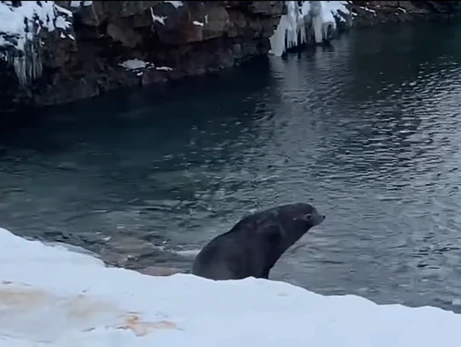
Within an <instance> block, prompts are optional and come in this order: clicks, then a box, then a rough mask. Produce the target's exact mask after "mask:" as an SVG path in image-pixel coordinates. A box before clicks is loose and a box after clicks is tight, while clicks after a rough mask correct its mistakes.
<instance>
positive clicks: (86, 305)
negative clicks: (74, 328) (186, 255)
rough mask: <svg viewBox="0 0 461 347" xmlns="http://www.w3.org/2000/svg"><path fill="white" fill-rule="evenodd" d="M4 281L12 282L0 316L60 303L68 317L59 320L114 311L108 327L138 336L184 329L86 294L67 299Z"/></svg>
mask: <svg viewBox="0 0 461 347" xmlns="http://www.w3.org/2000/svg"><path fill="white" fill-rule="evenodd" d="M1 283H2V284H4V285H8V287H7V288H1V287H0V317H1V316H4V317H6V316H10V317H11V319H14V318H15V316H16V317H18V316H19V319H21V318H20V316H21V313H24V312H26V311H33V310H34V308H39V306H41V305H55V306H60V308H61V309H64V310H63V311H64V312H65V316H63V317H59V316H58V317H55V318H56V319H70V320H73V321H74V320H82V321H89V320H91V318H92V317H93V316H97V315H99V314H104V313H113V314H114V323H113V324H109V325H107V326H106V328H115V329H123V330H131V331H132V332H133V333H134V334H135V335H136V336H146V335H149V334H151V333H154V332H155V331H157V330H161V329H177V330H180V328H178V326H177V325H176V324H175V323H174V322H171V321H166V320H162V321H143V320H142V319H141V317H140V314H139V313H136V312H123V311H122V310H120V309H119V308H118V307H117V306H115V305H113V304H110V303H108V302H103V301H97V300H94V299H92V298H91V297H88V296H86V295H77V296H75V297H73V298H70V299H67V298H60V297H57V296H55V295H53V294H51V293H48V292H46V291H43V290H39V289H32V288H30V287H29V288H21V287H13V286H10V285H11V284H13V283H12V282H10V281H2V282H1ZM60 311H61V310H60ZM116 317H118V319H117V318H116ZM120 321H121V322H120ZM96 327H97V326H96V325H95V326H94V327H91V328H86V329H84V330H83V331H91V330H93V329H95V328H96Z"/></svg>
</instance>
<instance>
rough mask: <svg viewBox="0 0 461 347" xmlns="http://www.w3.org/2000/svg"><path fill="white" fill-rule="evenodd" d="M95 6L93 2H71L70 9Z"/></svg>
mask: <svg viewBox="0 0 461 347" xmlns="http://www.w3.org/2000/svg"><path fill="white" fill-rule="evenodd" d="M91 5H93V1H71V2H70V7H74V8H80V7H87V6H91Z"/></svg>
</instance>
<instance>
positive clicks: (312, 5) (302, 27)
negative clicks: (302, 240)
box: [269, 1, 349, 56]
mask: <svg viewBox="0 0 461 347" xmlns="http://www.w3.org/2000/svg"><path fill="white" fill-rule="evenodd" d="M300 3H301V4H300ZM285 5H286V8H287V14H284V15H282V16H281V18H280V22H279V24H278V26H277V29H276V30H275V32H274V34H273V35H272V37H271V38H270V44H271V50H270V52H269V53H271V54H273V55H275V56H281V55H283V53H285V52H286V50H287V49H289V48H292V47H297V46H299V45H302V44H304V43H306V42H307V39H308V37H307V29H308V26H309V25H311V24H312V28H313V31H314V40H315V42H316V43H321V42H322V41H323V40H324V39H327V38H328V36H329V32H330V30H334V29H336V20H335V18H337V19H338V20H339V21H345V19H344V18H343V17H342V16H341V15H340V14H339V12H342V13H344V14H348V13H349V10H348V9H347V7H346V5H347V1H286V2H285Z"/></svg>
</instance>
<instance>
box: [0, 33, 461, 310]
mask: <svg viewBox="0 0 461 347" xmlns="http://www.w3.org/2000/svg"><path fill="white" fill-rule="evenodd" d="M460 42H461V26H450V25H440V24H424V25H422V26H413V27H410V26H408V27H393V28H392V27H389V28H379V29H368V30H364V31H356V32H354V33H351V34H350V35H348V36H343V37H342V38H341V39H340V40H338V41H335V42H334V43H333V46H332V47H330V48H317V49H313V50H310V51H308V52H304V53H302V54H301V55H299V56H298V55H296V54H293V55H290V56H289V57H288V58H287V59H284V60H283V59H279V58H270V60H269V61H268V62H267V61H266V60H261V61H255V62H254V63H253V64H250V65H247V66H244V67H242V68H239V69H234V70H232V71H229V72H228V73H227V74H224V75H222V76H220V77H213V78H203V79H198V80H194V81H192V82H189V83H185V84H182V85H181V86H177V87H175V88H174V90H170V91H168V92H165V91H164V92H161V93H157V94H154V93H153V92H152V91H147V90H144V91H143V92H142V93H140V92H133V93H118V94H116V95H112V96H109V97H104V98H100V99H98V100H96V101H86V102H82V103H79V104H77V105H72V106H66V107H58V108H55V109H53V110H51V111H49V112H48V114H47V115H45V116H44V115H36V116H35V117H37V119H36V120H35V121H29V122H26V123H24V124H22V126H23V127H22V128H21V129H12V128H8V127H2V137H1V138H0V144H1V148H0V155H1V157H0V158H1V167H0V193H1V199H0V220H1V223H0V224H1V225H2V226H4V227H6V228H8V229H10V230H11V231H13V232H15V233H17V234H21V235H26V236H29V237H39V238H42V239H45V240H48V241H64V242H69V243H71V244H75V245H79V246H84V247H86V248H88V249H90V250H92V251H95V252H97V253H99V254H101V255H102V256H103V258H104V259H106V260H107V261H109V262H111V263H116V264H119V265H123V266H127V267H131V268H136V267H143V266H147V265H153V264H155V265H161V266H173V267H180V268H181V269H184V270H189V268H190V265H191V259H189V258H187V257H183V256H181V255H177V254H175V253H174V252H176V251H178V250H188V249H197V248H199V247H201V246H202V245H203V244H204V243H205V242H207V241H208V240H210V239H211V238H213V237H214V236H216V235H218V234H219V233H222V232H224V231H227V229H228V228H230V227H231V226H232V225H233V224H234V223H235V222H236V221H237V220H238V219H239V218H240V217H241V216H242V215H243V214H246V213H248V211H252V210H254V209H262V208H267V207H271V206H274V205H276V204H280V203H286V202H292V201H309V202H312V203H314V204H315V205H316V206H317V208H318V209H319V210H321V211H323V212H324V213H325V214H326V215H327V219H326V221H325V222H324V224H323V225H321V226H319V227H318V228H316V229H315V230H314V231H313V232H312V234H309V235H308V236H306V237H305V239H304V240H303V241H304V242H305V243H307V244H308V246H305V247H301V248H298V249H296V250H295V251H291V252H288V254H286V256H284V257H283V258H282V259H281V260H280V262H279V263H278V264H277V266H276V268H275V269H274V271H273V275H272V278H274V279H281V280H285V281H289V282H291V283H295V284H299V285H301V286H304V287H306V288H309V289H311V290H314V291H316V292H319V293H324V294H359V295H362V296H364V297H367V298H370V299H372V300H374V301H376V302H379V303H405V304H408V305H428V304H429V305H435V306H440V307H444V308H449V309H454V310H457V307H458V306H457V304H458V301H459V299H458V298H459V297H460V293H461V266H460V265H461V225H460V224H459V222H460V220H461V215H460V213H461V192H460V190H459V185H460V183H461V172H460V170H459V168H460V165H461V151H460V147H461V45H460ZM39 117H40V118H39Z"/></svg>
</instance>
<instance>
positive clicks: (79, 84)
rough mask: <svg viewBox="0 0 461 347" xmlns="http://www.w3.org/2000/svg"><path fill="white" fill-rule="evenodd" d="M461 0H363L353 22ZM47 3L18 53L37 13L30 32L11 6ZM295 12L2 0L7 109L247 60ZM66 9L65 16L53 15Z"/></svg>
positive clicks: (215, 4) (449, 9) (274, 7)
mask: <svg viewBox="0 0 461 347" xmlns="http://www.w3.org/2000/svg"><path fill="white" fill-rule="evenodd" d="M299 3H300V6H301V3H307V2H299ZM460 3H461V2H458V1H353V2H352V4H349V6H350V7H352V10H353V12H354V15H355V16H354V20H353V21H352V24H353V25H355V26H366V25H373V24H378V23H384V22H392V21H394V22H397V21H406V20H409V19H413V18H416V17H421V16H433V15H434V14H435V15H437V16H439V15H443V16H446V15H454V14H459V13H460V8H461V5H460ZM37 4H38V6H39V12H40V16H41V17H40V16H39V17H40V18H41V23H42V26H45V27H47V30H41V31H38V30H36V31H37V32H39V33H38V34H37V35H36V36H37V38H36V39H35V40H31V41H29V42H32V43H31V44H29V45H26V47H25V49H24V50H23V51H24V52H27V51H29V52H32V55H31V56H32V57H34V59H32V60H31V59H30V58H28V59H25V58H24V54H22V55H21V54H19V53H17V52H16V53H12V50H11V45H10V44H11V43H14V44H15V45H18V43H20V42H22V41H21V40H23V39H25V38H26V37H29V36H30V34H31V32H32V30H33V29H37V27H36V24H34V23H37V20H36V18H35V17H33V18H32V17H31V18H29V27H28V28H27V29H28V30H26V32H25V33H23V35H22V36H21V35H19V34H17V33H16V34H15V35H11V33H8V32H5V30H3V31H2V22H3V23H5V22H6V21H7V20H8V19H9V18H10V15H12V14H14V12H11V11H12V10H11V8H18V7H20V6H22V7H24V8H26V7H27V8H28V9H30V8H31V7H32V6H37ZM311 5H312V6H314V5H315V4H314V2H311ZM8 8H10V9H8ZM286 11H287V9H286V7H285V6H284V2H283V1H55V2H53V1H27V2H25V1H24V2H21V1H0V113H1V112H2V111H3V112H4V111H8V110H15V109H17V108H18V106H20V105H30V106H43V105H53V104H62V103H67V102H71V101H75V100H78V99H84V98H90V97H93V96H97V95H99V94H101V93H103V92H105V91H109V90H112V89H116V88H120V87H130V86H139V85H148V84H152V83H158V82H165V81H169V80H176V79H179V78H181V77H184V76H191V75H199V74H203V73H207V72H213V71H218V70H220V69H223V68H226V67H231V66H234V65H238V64H240V63H241V62H244V61H246V60H248V59H250V58H252V57H254V56H257V55H265V54H267V53H268V52H269V50H270V42H269V38H270V37H271V36H272V35H273V33H274V31H275V29H276V28H277V26H278V24H279V22H280V18H281V16H282V15H283V14H285V12H286ZM17 12H21V11H17ZM22 12H27V11H25V10H24V11H22ZM29 12H30V11H29ZM58 12H59V13H60V17H59V16H58V17H56V16H55V18H54V20H50V17H52V15H53V13H54V14H55V15H56V13H58ZM20 24H21V23H20ZM26 26H27V25H26ZM7 27H8V26H7ZM10 29H11V26H10ZM5 40H6V41H5ZM7 41H8V42H7ZM306 41H307V42H312V40H310V41H309V40H306ZM5 43H6V44H5ZM2 57H3V59H2ZM26 58H27V57H26ZM12 66H13V67H14V69H13V68H12ZM21 66H22V67H23V70H24V67H25V71H26V72H25V73H23V76H22V79H23V80H30V81H29V82H30V83H18V69H20V68H21ZM15 70H16V72H15ZM38 75H40V77H37V76H38ZM35 77H37V78H35ZM20 80H21V79H19V81H20Z"/></svg>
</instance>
